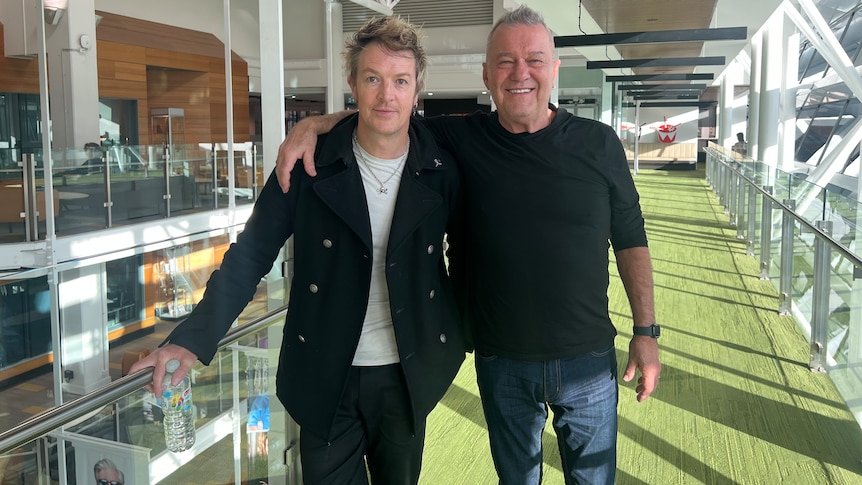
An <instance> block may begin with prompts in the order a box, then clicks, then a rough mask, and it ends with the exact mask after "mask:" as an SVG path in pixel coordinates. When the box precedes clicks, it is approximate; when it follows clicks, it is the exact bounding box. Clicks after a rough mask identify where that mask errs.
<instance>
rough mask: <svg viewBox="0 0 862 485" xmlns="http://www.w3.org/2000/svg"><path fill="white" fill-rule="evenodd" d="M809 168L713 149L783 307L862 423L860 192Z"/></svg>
mask: <svg viewBox="0 0 862 485" xmlns="http://www.w3.org/2000/svg"><path fill="white" fill-rule="evenodd" d="M806 175H807V174H806V173H805V172H799V173H788V172H785V171H782V170H779V169H777V168H775V167H772V166H769V165H767V164H764V163H762V162H758V161H754V160H740V159H738V158H736V157H734V156H733V154H732V153H731V152H730V151H729V150H726V149H724V148H722V147H718V146H715V145H711V146H710V147H709V148H707V179H708V182H709V183H710V184H711V185H712V187H713V189H714V190H715V192H716V195H717V196H718V197H719V199H720V200H721V201H722V204H723V205H724V206H725V207H726V209H727V212H728V214H729V216H730V219H731V222H732V223H734V224H735V225H736V226H737V234H738V235H739V237H741V238H745V239H747V240H749V241H750V243H751V244H750V247H751V248H752V251H750V254H751V255H752V256H755V257H758V258H760V261H761V268H762V270H761V276H762V277H764V278H768V279H769V280H770V281H771V282H772V283H773V284H774V286H775V289H776V291H777V293H778V296H779V298H778V302H777V305H776V309H777V310H778V311H780V312H782V313H786V314H789V315H792V316H793V317H794V318H795V320H796V322H797V323H798V324H799V327H800V328H801V330H802V331H803V332H804V334H805V335H806V336H807V338H808V339H809V342H810V346H811V348H810V355H811V360H810V363H809V365H810V367H811V368H812V370H815V371H822V372H827V373H828V374H829V376H830V377H831V379H832V380H833V382H835V384H836V386H837V387H838V389H839V391H840V392H841V394H842V396H843V397H844V399H845V401H846V402H847V403H848V405H849V406H850V408H851V410H852V411H853V413H854V415H855V416H856V419H857V421H859V422H860V423H862V405H860V404H859V403H860V402H862V371H860V367H862V366H860V364H862V350H860V349H862V259H860V258H859V256H858V246H857V241H858V240H859V239H860V237H862V233H860V230H859V221H860V218H862V211H860V206H859V203H858V201H857V200H856V198H855V197H856V195H855V194H852V193H851V192H850V191H848V190H845V189H842V188H840V187H836V186H833V185H827V186H826V187H820V186H817V185H816V184H813V183H811V182H809V181H807V180H805V178H806ZM752 218H753V219H752Z"/></svg>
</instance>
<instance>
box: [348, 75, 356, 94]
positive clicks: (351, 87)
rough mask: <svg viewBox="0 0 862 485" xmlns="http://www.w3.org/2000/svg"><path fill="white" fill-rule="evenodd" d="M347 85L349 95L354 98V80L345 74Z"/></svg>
mask: <svg viewBox="0 0 862 485" xmlns="http://www.w3.org/2000/svg"><path fill="white" fill-rule="evenodd" d="M347 85H348V86H350V95H351V96H352V97H353V99H357V98H356V82H355V81H354V80H353V76H347Z"/></svg>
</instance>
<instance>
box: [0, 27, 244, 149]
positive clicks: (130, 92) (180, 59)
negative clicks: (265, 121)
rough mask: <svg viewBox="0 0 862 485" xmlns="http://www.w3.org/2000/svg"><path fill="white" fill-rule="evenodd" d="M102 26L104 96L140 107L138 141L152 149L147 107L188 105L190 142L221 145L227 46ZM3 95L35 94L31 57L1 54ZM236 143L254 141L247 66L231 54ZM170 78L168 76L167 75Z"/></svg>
mask: <svg viewBox="0 0 862 485" xmlns="http://www.w3.org/2000/svg"><path fill="white" fill-rule="evenodd" d="M97 13H98V14H99V15H102V21H101V22H100V23H99V26H98V27H97V30H96V32H97V34H96V38H97V45H96V52H97V57H98V59H97V62H98V67H97V68H98V76H99V96H101V97H105V98H116V99H131V100H136V101H137V103H138V138H139V143H141V144H149V143H150V134H149V123H150V122H149V112H150V108H161V107H173V108H183V109H184V110H185V113H186V123H187V126H186V143H198V142H211V141H215V142H224V141H226V140H227V135H226V133H227V131H226V124H227V123H226V121H225V112H226V109H225V85H224V71H225V69H224V45H223V44H222V43H221V42H220V41H219V40H218V39H217V38H216V37H215V36H213V35H212V34H209V33H206V32H196V31H191V30H187V29H182V28H178V27H173V26H169V25H162V24H155V23H152V22H146V21H143V20H138V19H133V18H129V17H123V16H120V15H114V14H110V13H105V12H97ZM2 33H3V31H2V24H0V91H2V92H13V93H38V92H39V77H38V65H37V63H36V61H35V60H34V59H12V58H8V57H5V56H3V55H2V52H3V50H2V49H3V35H2ZM231 62H232V64H231V70H232V75H233V76H232V77H233V96H234V107H233V112H234V140H235V141H237V142H245V141H248V140H249V136H250V135H249V129H248V119H249V104H248V64H247V63H246V62H245V61H243V60H242V59H241V58H240V57H239V56H237V55H236V54H234V55H233V56H232V61H231ZM169 72H170V73H172V74H170V75H165V74H163V73H169Z"/></svg>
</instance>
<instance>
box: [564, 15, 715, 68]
mask: <svg viewBox="0 0 862 485" xmlns="http://www.w3.org/2000/svg"><path fill="white" fill-rule="evenodd" d="M716 1H717V0H637V1H633V0H581V2H582V3H581V5H582V6H583V8H584V9H585V10H586V11H587V12H588V13H589V14H590V16H591V17H593V19H594V20H595V21H596V23H597V24H598V25H599V26H601V27H602V28H603V29H604V31H605V33H609V34H611V33H619V32H652V31H658V30H678V29H706V28H709V27H710V22H712V15H713V13H714V12H715V4H716ZM617 50H619V52H620V55H622V58H623V59H653V58H663V57H699V56H700V55H701V54H702V51H703V42H663V43H660V44H630V45H620V46H617ZM632 71H633V72H634V73H635V74H690V73H692V72H694V67H693V66H686V67H650V68H636V69H633V70H632Z"/></svg>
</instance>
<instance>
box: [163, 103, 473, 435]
mask: <svg viewBox="0 0 862 485" xmlns="http://www.w3.org/2000/svg"><path fill="white" fill-rule="evenodd" d="M357 120H358V117H357V115H352V116H350V117H348V118H347V119H345V120H344V121H342V122H341V123H340V124H339V125H337V126H336V127H335V128H334V129H333V130H332V131H331V132H330V133H329V134H328V135H325V136H321V137H320V139H319V141H318V144H317V149H316V152H315V153H316V154H317V155H316V156H315V158H316V166H317V176H316V177H313V178H312V177H309V176H308V175H306V174H305V171H304V170H303V169H302V164H301V163H298V164H297V167H296V169H294V170H293V172H292V174H291V186H290V191H289V192H288V193H287V194H284V193H282V191H281V189H280V188H279V186H278V183H277V180H276V178H275V175H274V174H273V175H271V176H270V177H269V179H268V181H267V183H266V185H265V187H264V189H263V190H262V192H261V195H260V198H259V200H258V201H257V203H256V204H255V207H254V211H253V212H252V215H251V217H250V218H249V220H248V222H247V223H246V226H245V230H244V231H243V232H242V233H241V234H240V235H239V237H238V238H237V242H236V243H235V244H232V245H231V247H230V249H229V250H228V251H227V253H225V256H224V259H223V261H222V264H221V267H220V269H219V270H217V271H215V272H214V273H213V274H212V276H211V277H210V280H209V281H208V282H207V289H206V292H205V293H204V297H203V299H202V300H201V302H200V303H199V304H198V305H197V307H196V308H195V310H194V311H193V312H192V313H191V315H190V316H189V318H188V319H187V320H186V321H185V322H183V323H182V324H181V325H179V326H178V327H177V328H176V329H175V330H174V332H173V333H172V334H171V335H170V336H169V337H168V341H170V342H172V343H175V344H178V345H181V346H183V347H186V348H188V349H189V350H191V351H192V352H194V353H195V354H196V355H197V356H198V358H199V359H200V360H201V361H202V362H204V363H206V364H208V363H209V361H210V360H211V359H212V357H213V355H214V353H215V346H216V343H217V342H218V340H219V339H220V338H221V336H223V335H224V333H225V332H226V331H227V329H228V328H229V326H230V324H231V322H232V321H233V320H234V319H235V318H236V316H237V315H238V314H239V313H240V312H241V311H242V309H243V308H244V307H245V306H246V305H247V304H248V302H249V301H250V300H251V298H252V297H253V295H254V291H255V288H256V286H257V284H258V283H259V281H260V279H261V277H263V275H265V274H266V273H267V272H268V271H269V270H270V268H271V266H272V262H273V261H274V260H275V258H276V256H277V254H278V251H279V250H280V249H281V248H282V246H283V245H284V243H285V241H286V240H287V238H288V237H289V236H291V235H293V236H294V248H295V265H294V268H295V273H294V276H293V281H292V285H291V291H290V309H289V311H288V315H287V319H286V322H285V327H284V340H283V342H282V348H281V354H280V361H279V369H278V375H277V395H278V397H279V399H280V400H281V402H282V403H283V404H284V406H285V408H286V409H287V411H288V412H289V413H290V414H291V416H292V417H293V418H294V419H295V420H296V421H297V422H298V423H299V424H300V426H302V427H303V429H304V430H306V431H309V432H312V433H314V434H316V435H318V436H320V437H322V438H326V439H328V438H330V433H331V428H332V423H333V420H334V417H335V412H336V409H337V408H338V405H339V402H340V399H341V396H342V391H343V389H344V388H345V385H346V383H347V377H348V372H349V370H350V367H351V363H352V360H353V355H354V353H355V350H356V346H357V344H358V342H359V335H360V331H361V329H362V323H363V320H364V317H365V311H366V307H367V304H368V294H369V288H370V281H371V255H372V245H371V225H370V221H369V217H368V209H367V205H366V201H365V189H364V187H363V184H362V180H361V177H360V173H359V168H358V166H357V163H356V160H355V158H354V156H353V150H352V145H351V137H352V134H353V131H354V129H355V127H356V125H357ZM409 132H410V150H409V154H408V157H407V162H406V165H405V168H404V174H403V176H402V179H401V186H400V189H399V191H398V196H397V197H398V198H397V201H396V207H395V213H394V215H393V220H392V227H391V231H390V235H389V242H388V248H387V255H386V281H387V284H388V287H389V301H390V308H391V312H392V320H393V325H394V328H395V338H396V342H397V345H398V354H399V357H400V361H401V368H402V370H403V372H404V377H405V380H406V383H407V388H408V391H409V394H410V400H411V404H412V408H413V418H414V426H415V424H417V423H419V422H422V421H423V420H424V419H425V417H426V415H427V414H428V413H429V412H430V411H431V410H432V409H433V408H434V406H435V405H436V404H437V402H438V401H439V400H440V398H441V397H442V396H443V394H444V393H445V391H446V389H447V388H448V387H449V385H450V384H451V382H452V380H453V379H454V377H455V374H456V373H457V371H458V369H459V367H460V365H461V363H462V361H463V359H464V352H465V350H466V348H467V343H466V342H467V339H466V338H465V336H466V334H467V331H466V330H465V328H464V326H463V325H462V323H461V320H460V319H459V310H458V307H457V305H456V300H455V290H454V287H455V286H457V287H458V288H459V293H460V289H461V288H463V287H464V284H463V279H464V276H463V273H461V272H459V271H462V269H463V268H464V264H463V262H462V260H461V258H462V256H461V253H460V252H459V251H458V250H459V249H461V247H463V243H459V241H458V239H459V237H460V236H461V234H462V233H463V225H464V222H463V221H464V213H463V210H462V205H461V204H462V202H461V200H462V195H461V182H460V175H459V171H458V169H457V166H456V165H455V162H454V161H453V157H452V156H451V155H450V154H448V153H447V152H445V151H443V150H442V149H440V148H438V147H437V145H436V144H435V143H434V140H433V138H432V136H431V135H430V133H429V132H428V131H426V129H425V128H424V127H422V126H421V125H419V124H417V123H415V122H413V121H411V124H410V130H409ZM444 233H448V239H449V243H450V248H451V249H450V251H449V253H448V256H449V266H450V268H449V270H450V271H451V277H450V275H449V274H448V273H447V269H446V266H445V265H444V254H443V235H444ZM459 298H460V296H459Z"/></svg>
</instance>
